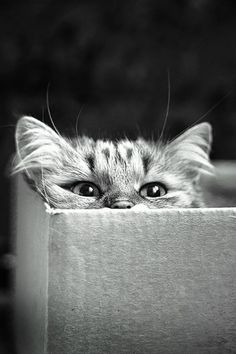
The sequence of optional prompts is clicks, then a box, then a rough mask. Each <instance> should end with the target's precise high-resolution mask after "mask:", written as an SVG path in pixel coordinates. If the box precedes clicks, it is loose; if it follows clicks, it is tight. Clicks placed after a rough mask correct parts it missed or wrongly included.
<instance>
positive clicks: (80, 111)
mask: <svg viewBox="0 0 236 354" xmlns="http://www.w3.org/2000/svg"><path fill="white" fill-rule="evenodd" d="M85 106H86V104H85V103H83V104H82V106H81V107H80V110H79V114H78V115H77V117H76V122H75V132H76V136H77V137H79V134H78V122H79V118H80V115H81V113H82V111H83V109H84V107H85Z"/></svg>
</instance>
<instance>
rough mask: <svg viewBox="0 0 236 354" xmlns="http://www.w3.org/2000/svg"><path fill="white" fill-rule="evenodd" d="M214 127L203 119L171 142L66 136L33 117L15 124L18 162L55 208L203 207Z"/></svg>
mask: <svg viewBox="0 0 236 354" xmlns="http://www.w3.org/2000/svg"><path fill="white" fill-rule="evenodd" d="M211 136H212V135H211V127H210V125H209V124H208V123H201V124H198V125H196V126H194V127H193V128H190V129H188V130H187V131H185V132H184V133H183V134H182V135H180V136H179V137H177V138H176V139H174V140H173V141H171V142H166V143H164V142H161V141H159V142H153V141H146V140H144V139H137V140H136V141H129V140H127V139H124V140H119V141H109V140H107V141H105V140H97V141H94V140H93V139H90V138H87V137H75V138H73V139H67V138H64V137H62V136H61V135H59V134H57V133H56V132H55V131H54V130H52V129H51V128H50V127H48V126H47V125H45V124H44V123H42V122H40V121H38V120H36V119H35V118H33V117H23V118H21V119H20V120H19V121H18V123H17V128H16V135H15V137H16V150H17V153H16V155H17V157H16V161H17V163H16V164H15V166H14V167H13V173H19V172H23V173H24V175H25V176H26V178H27V180H28V182H29V183H30V185H31V186H32V187H33V188H34V189H35V190H36V191H37V192H38V193H39V194H40V195H41V196H42V197H43V199H44V200H45V201H47V202H48V204H49V205H50V206H51V207H55V208H66V209H68V208H72V209H76V208H78V209H80V208H82V209H83V208H86V209H87V208H103V207H110V208H131V207H133V206H136V205H144V206H146V207H149V208H173V207H199V206H202V198H201V191H200V188H199V183H198V180H199V176H200V174H201V173H202V172H204V173H212V170H213V167H212V165H211V163H210V161H209V151H210V146H211V140H212V138H211Z"/></svg>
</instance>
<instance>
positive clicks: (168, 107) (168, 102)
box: [158, 69, 170, 140]
mask: <svg viewBox="0 0 236 354" xmlns="http://www.w3.org/2000/svg"><path fill="white" fill-rule="evenodd" d="M167 81H168V93H167V106H166V114H165V118H164V123H163V126H162V130H161V134H160V136H159V139H158V140H161V139H162V137H163V134H164V130H165V127H166V123H167V119H168V116H169V113H170V70H169V69H168V70H167Z"/></svg>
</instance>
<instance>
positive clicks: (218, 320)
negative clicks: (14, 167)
mask: <svg viewBox="0 0 236 354" xmlns="http://www.w3.org/2000/svg"><path fill="white" fill-rule="evenodd" d="M18 190H19V193H18V198H17V210H18V214H17V234H18V237H17V254H18V267H17V277H16V302H17V316H16V318H17V322H18V347H19V353H20V354H49V353H50V354H72V353H73V354H78V353H91V354H92V353H93V354H94V353H112V354H116V353H135V354H139V353H140V354H141V353H142V354H144V353H161V354H165V353H174V354H184V353H197V354H199V353H214V354H217V353H219V354H222V353H236V208H212V209H177V210H170V209H169V210H167V209H166V210H147V211H138V210H137V211H135V210H132V209H131V210H109V209H103V210H58V211H54V212H53V211H52V210H49V209H47V208H46V207H45V204H44V203H43V202H42V201H41V200H40V199H39V198H38V196H37V195H36V194H35V193H34V192H32V191H31V190H29V188H28V187H27V186H26V185H25V184H24V182H22V180H19V188H18Z"/></svg>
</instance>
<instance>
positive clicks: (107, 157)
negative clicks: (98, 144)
mask: <svg viewBox="0 0 236 354" xmlns="http://www.w3.org/2000/svg"><path fill="white" fill-rule="evenodd" d="M102 153H103V154H104V155H105V157H106V159H107V160H108V159H109V158H110V150H109V149H108V148H106V149H103V150H102Z"/></svg>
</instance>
